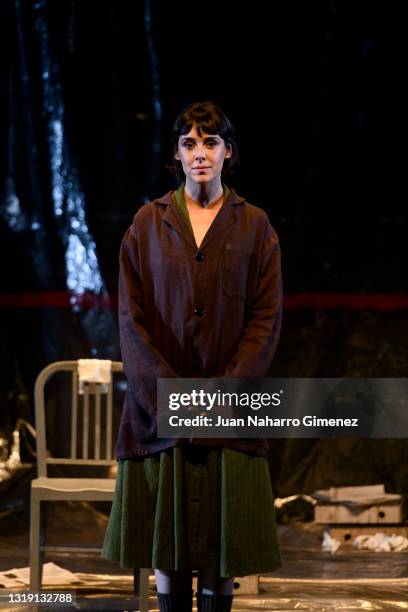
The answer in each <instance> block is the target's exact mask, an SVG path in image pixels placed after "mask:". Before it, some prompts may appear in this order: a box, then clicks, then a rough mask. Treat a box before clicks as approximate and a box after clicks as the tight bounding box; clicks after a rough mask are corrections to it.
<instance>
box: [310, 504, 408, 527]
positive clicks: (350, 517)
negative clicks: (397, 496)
mask: <svg viewBox="0 0 408 612" xmlns="http://www.w3.org/2000/svg"><path fill="white" fill-rule="evenodd" d="M314 520H315V522H316V523H323V524H326V525H328V524H332V523H341V524H345V523H346V524H349V523H361V524H367V523H375V524H377V525H380V524H383V523H388V524H389V523H395V524H399V523H401V522H402V520H403V513H402V504H401V503H400V502H399V503H396V504H383V505H381V504H379V505H378V506H377V505H375V506H369V507H366V508H360V509H359V512H356V510H355V509H353V510H352V509H351V508H350V507H348V506H342V505H339V504H336V505H330V504H324V505H323V504H322V505H320V504H317V505H316V506H315V507H314Z"/></svg>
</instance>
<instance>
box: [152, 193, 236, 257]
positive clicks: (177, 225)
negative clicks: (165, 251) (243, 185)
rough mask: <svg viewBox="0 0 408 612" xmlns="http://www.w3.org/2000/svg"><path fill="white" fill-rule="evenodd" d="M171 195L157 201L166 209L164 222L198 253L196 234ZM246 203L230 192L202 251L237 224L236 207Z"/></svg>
mask: <svg viewBox="0 0 408 612" xmlns="http://www.w3.org/2000/svg"><path fill="white" fill-rule="evenodd" d="M171 194H172V192H171V191H169V192H168V193H166V195H165V196H163V197H162V198H160V199H158V200H155V203H156V204H159V205H162V206H163V207H164V212H163V215H162V219H163V222H164V223H166V224H167V225H169V226H170V227H172V228H173V229H174V230H176V232H178V233H179V234H180V236H182V238H183V239H184V240H185V241H186V242H188V244H189V245H190V246H192V247H193V249H194V250H195V251H197V245H196V243H195V240H194V234H193V232H192V230H191V228H190V227H189V225H188V223H187V221H186V220H185V219H184V218H183V215H182V214H181V213H180V211H179V210H178V209H177V206H176V205H175V204H174V202H173V199H172V197H171ZM244 202H245V198H242V197H240V196H238V195H237V193H236V192H235V190H234V189H230V190H229V194H228V197H227V200H226V201H225V202H224V204H223V205H222V207H221V210H220V211H219V213H218V214H217V216H216V217H215V219H214V221H213V222H212V224H211V225H210V227H209V229H208V231H207V233H206V235H205V236H204V239H203V242H202V243H201V245H200V249H199V250H200V251H202V250H203V249H205V248H206V246H207V245H208V244H209V243H210V242H212V240H214V238H216V236H218V235H219V234H220V233H221V232H224V231H225V230H226V228H227V227H229V226H230V225H232V224H233V223H235V221H236V220H237V214H236V212H235V209H236V206H237V205H239V204H243V203H244Z"/></svg>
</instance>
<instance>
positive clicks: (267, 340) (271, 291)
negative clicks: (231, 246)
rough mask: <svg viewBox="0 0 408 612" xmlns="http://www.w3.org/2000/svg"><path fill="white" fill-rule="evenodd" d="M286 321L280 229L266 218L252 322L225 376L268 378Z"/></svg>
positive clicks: (250, 320)
mask: <svg viewBox="0 0 408 612" xmlns="http://www.w3.org/2000/svg"><path fill="white" fill-rule="evenodd" d="M281 323H282V276H281V264H280V247H279V240H278V237H277V235H276V232H275V231H274V229H273V228H272V226H271V224H270V223H269V220H268V219H266V227H265V234H264V241H263V247H262V254H261V264H260V273H259V280H258V286H257V289H256V292H255V297H254V299H253V300H252V302H251V306H250V314H249V321H248V324H247V326H246V328H245V330H244V332H243V335H242V338H241V340H240V342H239V345H238V349H237V351H236V353H235V354H234V356H233V357H232V359H231V361H230V363H229V364H228V366H227V368H226V370H225V374H224V378H264V377H265V376H266V375H267V374H268V371H269V368H270V366H271V364H272V360H273V357H274V355H275V351H276V347H277V345H278V341H279V335H280V330H281Z"/></svg>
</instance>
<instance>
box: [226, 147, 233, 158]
mask: <svg viewBox="0 0 408 612" xmlns="http://www.w3.org/2000/svg"><path fill="white" fill-rule="evenodd" d="M230 157H232V147H231V145H230V144H229V145H227V149H226V151H225V158H224V159H229V158H230Z"/></svg>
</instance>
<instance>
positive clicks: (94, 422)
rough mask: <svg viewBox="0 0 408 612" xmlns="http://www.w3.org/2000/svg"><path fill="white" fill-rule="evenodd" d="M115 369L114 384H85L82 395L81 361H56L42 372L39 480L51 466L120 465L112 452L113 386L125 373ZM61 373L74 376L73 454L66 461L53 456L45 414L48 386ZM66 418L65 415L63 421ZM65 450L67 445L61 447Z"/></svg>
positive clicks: (70, 393)
mask: <svg viewBox="0 0 408 612" xmlns="http://www.w3.org/2000/svg"><path fill="white" fill-rule="evenodd" d="M111 369H112V379H111V382H110V383H108V384H106V385H102V384H100V383H84V384H83V393H79V381H78V362H77V361H56V362H54V363H51V364H50V365H48V366H47V367H46V368H44V369H43V370H42V371H41V372H40V374H39V375H38V377H37V380H36V382H35V387H34V401H35V421H36V430H37V469H38V475H39V476H47V466H48V465H49V464H59V465H71V466H84V465H86V466H90V465H94V466H110V465H114V464H116V460H115V458H114V456H113V451H112V447H113V444H112V442H113V428H112V427H113V386H114V372H123V366H122V363H121V362H119V361H112V368H111ZM61 372H68V374H69V373H71V376H70V379H71V380H70V382H69V387H70V389H69V391H68V396H69V398H70V402H69V404H70V416H69V427H70V432H67V436H69V452H68V453H67V455H68V456H65V457H57V456H49V452H48V446H49V445H47V427H46V414H45V412H46V394H45V387H46V384H47V383H48V382H49V381H50V379H51V378H52V377H54V376H55V375H56V374H59V373H61ZM68 380H69V376H68ZM59 399H61V398H58V397H56V398H54V400H55V401H56V402H57V404H58V401H59ZM62 404H63V402H62V401H61V405H62ZM57 411H58V408H57ZM62 416H63V415H62V414H61V418H62ZM64 416H65V415H64ZM61 446H63V445H62V444H61ZM54 454H55V453H54Z"/></svg>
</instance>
